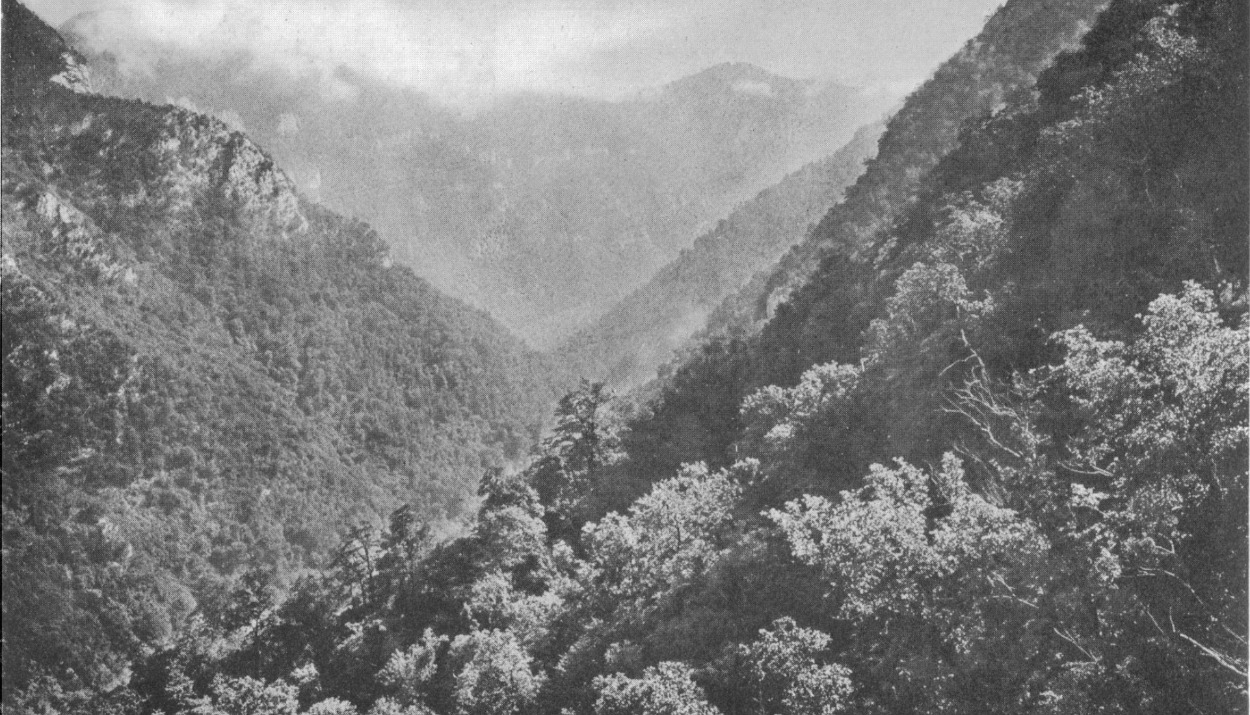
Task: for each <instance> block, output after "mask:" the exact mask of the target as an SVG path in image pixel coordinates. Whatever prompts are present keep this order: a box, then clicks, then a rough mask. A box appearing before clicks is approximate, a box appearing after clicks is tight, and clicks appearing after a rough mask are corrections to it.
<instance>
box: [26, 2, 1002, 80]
mask: <svg viewBox="0 0 1250 715" xmlns="http://www.w3.org/2000/svg"><path fill="white" fill-rule="evenodd" d="M26 2H27V3H28V5H29V6H30V7H31V9H33V10H34V11H35V12H36V13H38V14H39V15H40V16H42V17H43V18H44V19H45V20H48V21H49V22H51V23H52V24H53V25H57V26H59V25H60V24H61V23H63V22H65V21H66V20H68V19H70V18H71V17H73V16H75V15H76V14H78V13H82V12H89V11H103V12H101V13H100V15H99V17H100V20H99V22H100V23H101V24H103V25H104V26H106V27H107V29H108V33H107V34H108V36H109V37H111V38H112V39H111V40H110V42H111V43H112V44H116V45H119V47H115V48H113V49H115V50H119V49H120V50H123V51H124V48H125V47H130V46H137V43H136V39H137V38H135V37H134V35H136V34H137V35H140V36H144V37H153V38H158V39H160V40H161V41H164V42H168V43H173V44H176V45H179V46H182V47H184V48H186V49H190V50H192V51H196V52H218V51H221V50H224V49H230V50H237V49H249V50H251V51H252V52H254V53H255V55H256V57H257V58H258V59H259V60H262V61H266V62H271V63H277V64H285V65H304V66H307V65H316V66H323V67H333V66H336V65H339V64H345V65H347V66H349V67H352V68H353V69H356V70H358V71H361V72H364V73H367V74H369V75H372V76H375V77H377V78H379V79H381V80H383V81H387V82H394V83H402V84H405V85H408V86H412V87H416V88H418V89H421V90H424V91H428V92H430V93H431V94H434V95H435V96H438V97H440V98H442V99H444V100H448V101H466V100H467V101H472V100H474V99H475V98H476V99H480V98H482V97H483V96H490V95H491V94H492V93H503V92H512V91H517V90H534V91H542V92H562V93H572V94H581V95H590V96H596V97H616V96H621V95H623V94H627V93H630V92H632V91H635V90H638V89H642V88H645V87H651V86H656V85H659V84H662V83H664V82H667V81H670V80H673V79H676V78H678V77H682V76H685V75H688V74H692V73H694V72H697V71H699V70H700V69H703V68H705V67H708V66H710V65H713V64H716V63H719V62H725V61H743V62H751V63H753V64H757V65H759V66H761V67H764V68H766V69H768V70H771V71H773V72H776V73H778V74H782V75H787V76H790V77H801V78H805V77H822V78H834V79H839V80H842V81H849V82H853V83H855V84H861V85H866V86H871V87H880V88H888V89H890V90H893V91H894V92H902V91H906V90H907V89H910V88H911V87H913V86H915V85H916V84H917V83H919V82H920V81H922V80H923V79H925V78H926V77H927V76H928V75H929V74H930V73H931V72H932V70H933V69H934V68H935V67H936V66H937V64H938V63H939V62H941V61H942V60H943V59H945V58H946V57H947V56H949V55H950V54H951V53H953V52H954V51H955V50H956V49H958V48H959V46H960V45H961V44H962V43H963V42H964V41H965V40H967V39H968V38H969V37H972V36H973V35H974V34H976V32H977V31H978V30H979V29H980V27H981V25H982V24H983V22H984V20H985V18H986V17H987V16H988V15H989V14H990V13H991V12H993V10H994V9H995V8H996V7H997V6H998V5H999V4H1000V2H1001V0H512V1H511V2H507V1H504V0H256V1H250V0H26Z"/></svg>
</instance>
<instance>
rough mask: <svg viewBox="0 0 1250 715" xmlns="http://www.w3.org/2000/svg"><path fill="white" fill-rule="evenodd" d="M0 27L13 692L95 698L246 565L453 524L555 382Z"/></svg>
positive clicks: (514, 344)
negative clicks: (56, 682) (67, 688)
mask: <svg viewBox="0 0 1250 715" xmlns="http://www.w3.org/2000/svg"><path fill="white" fill-rule="evenodd" d="M3 11H4V36H3V44H4V97H3V103H4V109H3V111H4V116H3V122H4V124H3V129H4V140H3V142H4V143H3V167H4V169H3V194H2V197H0V201H2V202H3V204H2V206H3V249H4V258H3V261H4V264H3V291H4V302H3V310H4V344H3V350H4V377H3V381H4V382H3V389H4V433H3V439H4V457H3V459H4V467H3V469H4V472H3V474H4V478H3V489H4V492H3V494H4V608H5V610H4V613H5V616H4V634H5V636H4V669H5V681H4V682H5V693H6V698H8V695H9V694H11V693H12V691H13V688H18V687H22V686H23V685H24V684H26V683H29V682H30V679H31V678H32V677H34V676H35V675H36V674H38V673H46V674H48V675H53V676H57V677H64V676H66V675H67V674H68V673H70V672H71V671H72V673H73V674H74V676H73V677H75V678H77V679H79V681H80V682H82V683H86V684H91V685H94V686H100V685H103V684H107V683H108V682H109V681H110V680H111V679H113V678H115V677H118V676H119V674H121V673H123V672H124V664H125V662H126V660H127V659H128V658H131V657H134V656H136V655H138V654H139V653H141V652H143V651H144V649H145V648H150V647H152V646H157V645H160V644H163V643H167V642H168V640H169V639H170V638H171V637H172V636H174V635H175V634H177V633H178V632H180V630H181V629H182V627H183V626H184V625H185V619H186V617H187V616H188V615H189V614H190V613H191V612H192V611H193V610H194V609H195V608H197V603H199V604H201V605H202V604H203V602H204V601H205V599H209V600H211V598H212V595H213V593H215V592H217V591H218V590H220V589H222V588H227V587H228V586H229V584H231V583H233V582H234V581H235V580H236V579H237V578H238V577H239V575H240V574H241V573H242V572H243V571H244V570H246V569H248V568H252V567H255V566H257V565H261V564H263V565H264V566H265V567H266V568H267V569H268V571H269V572H270V573H271V574H273V575H274V576H275V578H276V579H278V581H279V582H281V581H282V580H283V579H288V578H290V577H291V575H292V574H293V573H296V572H297V570H298V569H300V568H302V567H305V566H310V565H316V564H324V563H327V562H328V561H329V559H330V557H331V555H332V552H333V550H334V548H335V547H336V546H337V545H338V543H339V541H340V540H341V539H342V538H343V535H344V534H345V533H347V531H348V530H349V529H350V528H353V527H355V526H356V525H358V524H371V523H375V522H377V521H378V520H379V518H380V517H381V516H384V515H386V514H389V513H390V512H391V511H392V510H393V509H395V508H396V507H397V506H398V505H400V504H402V503H408V504H410V505H411V506H412V510H413V514H414V515H416V516H417V517H418V518H420V519H422V520H423V521H425V522H429V523H435V522H438V521H440V520H443V519H448V518H452V517H455V516H457V515H458V514H460V513H461V512H462V510H463V509H464V508H465V507H466V505H471V500H472V498H473V492H474V488H475V485H476V483H477V481H478V479H479V478H480V476H481V474H482V471H483V470H484V469H486V468H487V467H491V466H499V465H502V464H504V463H506V462H507V461H509V460H515V459H517V458H519V457H521V456H523V455H524V454H525V453H526V451H527V450H528V449H529V447H530V446H531V445H532V444H533V443H534V441H535V440H536V439H537V437H538V435H539V434H540V430H541V428H542V422H543V416H544V415H546V414H548V413H549V411H550V409H551V406H552V405H554V403H555V397H556V396H557V394H558V388H557V385H558V381H557V379H556V373H555V371H554V370H553V369H552V368H551V367H550V366H549V365H548V364H547V362H546V361H545V360H544V359H543V358H541V357H539V356H537V355H535V354H533V353H532V352H531V351H530V350H529V349H528V348H526V347H525V346H524V345H523V344H522V343H521V342H520V341H519V340H518V339H516V338H513V337H511V336H510V335H508V334H507V332H506V331H505V330H504V329H503V328H502V327H501V326H499V325H498V324H497V323H495V322H494V321H492V320H491V319H490V318H488V317H487V316H486V315H485V314H483V313H481V312H479V311H477V310H475V309H472V308H469V307H468V306H466V305H464V304H462V303H460V302H459V301H456V300H453V299H450V298H448V297H446V296H444V295H442V294H440V293H439V292H438V291H436V290H435V289H434V288H432V287H431V286H430V285H429V284H428V283H426V282H425V281H423V280H420V279H418V278H416V277H414V276H413V275H412V273H411V271H410V270H409V269H407V268H401V267H397V266H391V265H390V258H389V257H388V252H387V246H386V244H385V243H384V242H383V241H382V239H380V238H379V237H378V236H377V235H376V234H375V233H374V232H373V230H372V229H370V228H369V227H368V226H366V225H364V224H362V223H359V222H354V221H350V220H347V219H344V218H342V217H340V216H337V215H335V214H333V213H330V212H328V211H327V210H325V209H323V208H321V207H319V206H317V205H315V204H312V203H309V202H308V201H306V200H304V199H303V198H302V197H301V196H300V195H299V194H298V193H297V192H296V190H295V188H294V185H293V184H292V183H291V181H290V180H289V179H288V178H287V177H286V176H285V175H284V174H283V173H282V171H281V170H279V169H278V168H277V167H276V166H275V165H274V164H273V162H272V160H271V159H270V158H269V157H268V156H267V155H266V154H265V153H264V152H263V151H261V150H260V149H259V148H258V147H257V146H256V145H254V144H253V143H252V142H251V141H250V140H249V139H248V138H247V137H246V136H244V135H242V134H240V133H238V132H233V131H231V130H230V129H229V128H227V127H226V126H225V125H223V124H222V123H221V122H219V121H217V120H214V119H211V118H208V117H205V116H203V115H197V114H194V113H191V112H187V111H184V110H181V109H176V108H173V107H157V106H153V105H149V104H144V103H141V102H136V101H130V100H121V99H113V98H106V97H102V96H97V95H91V94H85V93H80V92H75V91H73V90H72V89H71V88H69V87H67V86H66V85H69V86H72V87H74V88H77V89H81V87H80V86H78V85H76V84H75V77H76V76H78V75H80V74H81V73H80V72H78V70H80V69H81V67H80V65H79V64H78V58H75V57H74V55H73V53H72V52H71V51H69V50H68V48H67V47H66V46H65V45H64V43H63V42H61V40H60V38H59V37H58V36H57V35H56V33H55V32H53V31H52V30H50V29H48V28H47V27H46V26H44V25H43V24H42V23H41V22H40V21H39V20H38V18H36V17H35V16H34V15H33V14H31V13H29V12H28V11H26V9H25V8H24V7H22V6H21V5H20V4H18V3H16V2H12V1H11V0H5V3H4V7H3ZM51 77H55V78H56V82H52V81H49V78H51Z"/></svg>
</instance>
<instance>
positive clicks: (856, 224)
mask: <svg viewBox="0 0 1250 715" xmlns="http://www.w3.org/2000/svg"><path fill="white" fill-rule="evenodd" d="M1105 4H1106V3H1105V2H1098V1H1097V0H1053V1H1048V2H1034V3H1007V4H1005V5H1004V7H1003V8H1001V9H1000V11H999V12H996V13H995V14H994V15H992V16H991V17H990V18H989V21H988V22H987V23H986V25H985V28H984V29H983V30H982V31H981V33H980V34H978V35H977V37H975V38H973V39H971V40H969V41H968V43H967V44H966V45H965V46H964V47H963V48H962V49H961V50H960V51H959V52H958V53H956V54H955V55H954V56H953V57H951V58H950V59H949V60H947V61H946V62H944V63H943V64H942V65H941V66H940V67H939V68H938V69H937V71H936V72H934V74H933V77H931V78H930V79H929V80H928V81H927V82H925V84H924V85H922V86H921V87H920V88H919V89H918V90H916V91H915V92H914V93H912V94H911V96H909V97H908V98H907V100H906V102H904V104H903V107H902V108H901V109H900V110H899V111H898V112H897V113H896V114H895V115H894V116H893V117H891V119H890V122H889V124H888V126H887V127H886V132H885V134H884V136H883V137H882V139H881V143H880V146H879V147H878V149H877V155H876V157H875V158H874V159H873V160H871V161H869V162H868V165H867V167H866V168H865V171H864V173H863V175H862V176H860V177H859V180H858V181H856V183H855V185H854V186H852V187H851V188H849V189H848V190H847V192H846V197H845V199H844V200H843V201H842V203H841V204H839V205H838V206H837V207H835V208H834V210H832V211H830V212H829V213H828V214H826V215H825V217H824V218H823V219H822V220H821V221H820V223H819V225H817V226H816V228H815V230H813V231H812V232H811V233H810V234H809V235H808V236H807V237H806V238H805V240H803V241H801V242H799V243H798V244H797V245H796V246H795V247H794V248H793V249H792V250H790V251H789V252H787V254H786V255H785V256H784V257H783V258H782V259H781V261H780V262H779V263H778V264H777V265H776V266H775V267H774V268H773V269H772V270H771V272H770V275H769V276H768V278H767V279H766V280H764V281H762V282H755V283H752V284H751V285H750V286H748V287H747V288H746V289H744V290H743V291H742V292H740V293H739V294H737V295H735V296H733V297H732V298H730V299H728V300H726V301H725V304H724V305H723V306H721V307H720V308H719V309H718V310H717V311H716V312H715V313H714V315H713V316H712V318H711V320H710V322H709V325H708V331H707V332H708V334H709V335H719V334H730V333H734V334H736V333H740V332H742V331H743V330H747V331H751V330H755V329H758V328H759V326H760V325H761V324H762V323H761V321H763V320H765V319H767V318H768V317H770V316H771V315H772V314H773V312H774V311H775V310H776V308H777V306H778V305H780V304H781V303H784V302H785V301H786V299H787V298H788V297H789V295H790V293H791V292H793V291H794V290H795V289H796V288H797V287H799V286H801V285H803V284H804V283H805V282H806V281H807V280H808V278H809V277H810V276H811V274H812V273H813V272H814V271H815V270H816V267H817V266H818V265H819V263H820V261H821V259H822V258H823V257H824V256H825V255H827V254H828V253H829V252H831V251H850V252H853V251H855V250H858V249H860V248H862V247H863V246H865V245H866V244H867V243H869V242H870V241H871V239H872V237H873V236H874V235H875V233H876V232H877V231H878V230H879V229H881V228H882V227H884V226H887V225H889V223H890V222H891V221H892V220H893V218H894V216H895V215H896V214H897V212H898V211H899V210H900V209H902V208H903V207H905V206H906V205H907V204H908V202H909V201H911V200H912V199H913V198H914V197H915V195H916V192H917V191H918V190H919V188H920V182H921V179H922V178H923V177H924V176H925V175H926V174H927V173H928V172H929V171H930V170H931V169H932V168H933V167H934V166H935V165H936V164H937V162H938V161H939V160H940V159H941V158H942V157H943V156H944V155H946V153H947V152H949V151H950V150H951V149H952V148H953V147H954V146H955V145H956V143H957V141H958V138H959V132H960V129H961V127H963V125H964V123H965V122H966V121H968V120H969V119H972V118H975V117H978V116H981V115H983V114H985V113H987V112H991V111H994V110H995V109H998V108H1001V107H1003V106H1005V104H1006V103H1007V102H1009V101H1010V100H1011V99H1012V98H1013V96H1014V95H1016V94H1018V93H1021V92H1025V93H1027V92H1029V91H1030V90H1031V87H1032V82H1033V79H1034V78H1035V77H1036V76H1037V73H1038V72H1040V71H1041V70H1042V69H1043V68H1044V67H1045V66H1046V65H1047V63H1048V62H1049V61H1050V59H1051V58H1052V57H1053V56H1054V55H1055V53H1056V52H1058V51H1059V50H1061V49H1064V48H1066V47H1069V46H1071V45H1072V43H1073V42H1074V41H1075V40H1076V38H1077V37H1079V36H1080V34H1081V33H1082V32H1083V31H1084V30H1085V28H1087V27H1088V23H1089V21H1090V20H1091V19H1092V17H1093V14H1094V13H1095V12H1096V11H1097V10H1098V9H1099V8H1101V7H1102V6H1104V5H1105Z"/></svg>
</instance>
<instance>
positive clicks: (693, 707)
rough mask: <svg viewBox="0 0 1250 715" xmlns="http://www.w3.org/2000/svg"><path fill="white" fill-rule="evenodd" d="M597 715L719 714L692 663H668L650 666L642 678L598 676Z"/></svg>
mask: <svg viewBox="0 0 1250 715" xmlns="http://www.w3.org/2000/svg"><path fill="white" fill-rule="evenodd" d="M594 688H595V690H596V691H597V692H598V698H597V699H596V700H595V715H717V713H718V712H719V711H718V710H717V709H716V708H715V707H713V706H712V705H710V704H709V703H708V702H707V699H706V697H705V696H704V694H703V689H702V688H700V687H699V686H698V684H697V683H695V682H694V680H693V679H692V678H691V670H690V666H688V665H685V664H684V663H674V662H664V663H660V664H659V665H656V666H653V667H650V668H647V669H646V670H645V671H644V672H643V674H642V677H641V678H630V677H628V676H626V675H624V674H622V673H613V674H612V675H601V676H599V677H597V678H595V682H594Z"/></svg>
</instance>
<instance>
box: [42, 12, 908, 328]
mask: <svg viewBox="0 0 1250 715" xmlns="http://www.w3.org/2000/svg"><path fill="white" fill-rule="evenodd" d="M129 24H130V23H129V22H128V21H127V19H126V16H125V15H124V13H123V11H121V10H104V11H101V12H97V13H94V14H87V15H82V16H79V17H76V18H74V19H73V20H71V21H70V22H68V23H67V24H66V25H65V28H64V29H65V30H66V31H67V34H68V36H69V37H70V38H71V39H72V41H73V42H74V44H75V46H76V47H78V48H80V49H81V50H82V51H83V52H84V53H85V54H86V55H87V56H88V57H90V58H91V59H92V61H93V65H94V66H95V71H94V77H93V81H94V82H95V83H96V85H97V90H98V91H102V92H107V93H109V94H116V95H119V96H126V97H135V98H140V99H145V100H148V101H154V102H170V101H173V100H174V99H178V100H179V101H184V102H187V103H190V104H192V105H194V106H198V107H200V108H202V109H204V110H205V111H208V110H209V109H210V108H211V109H212V110H213V111H215V112H217V113H219V114H221V115H223V116H228V117H230V118H231V119H232V120H236V121H238V122H241V124H242V125H243V126H246V127H247V129H248V131H249V133H250V134H251V135H252V136H254V137H256V139H257V140H258V141H259V142H260V143H261V144H262V145H263V146H265V147H266V148H267V149H269V150H271V151H272V152H273V153H274V156H275V158H277V159H278V161H279V162H280V163H281V164H282V165H283V166H284V167H287V168H289V169H290V171H291V173H292V176H293V177H294V178H295V180H296V181H297V183H298V184H299V185H300V186H301V187H304V188H306V189H308V190H310V191H312V192H314V194H313V195H314V196H316V197H318V198H319V200H322V201H324V202H326V204H327V205H328V206H329V207H331V208H334V209H335V210H339V211H342V212H345V213H347V214H348V215H354V216H357V217H360V218H362V219H364V220H367V221H368V222H369V223H370V224H371V225H373V226H374V227H375V228H376V229H377V230H378V231H380V232H381V233H382V234H383V235H385V236H387V238H388V240H389V241H391V243H392V246H393V250H394V254H395V259H396V260H397V261H399V262H400V263H404V264H407V265H409V266H411V267H412V268H413V270H414V271H416V272H417V274H418V275H420V276H422V277H426V278H428V279H429V280H431V281H433V282H434V284H435V285H436V286H437V287H438V288H440V289H441V290H443V291H444V292H447V293H449V294H450V295H453V296H456V297H459V298H462V299H464V300H467V301H469V302H471V303H473V304H474V305H477V306H479V307H482V308H484V309H486V310H488V311H489V312H490V313H491V314H492V315H494V316H496V317H497V318H499V319H500V320H501V321H502V322H504V323H505V324H506V325H508V327H510V328H511V329H512V330H513V331H514V332H516V333H517V334H518V335H521V336H523V337H525V338H527V339H528V340H530V341H531V343H533V344H537V345H541V346H542V347H554V345H556V344H557V343H558V341H559V340H560V339H562V338H567V337H568V336H569V334H570V333H571V332H572V331H573V330H575V329H577V328H579V327H582V326H584V325H585V324H586V323H587V322H589V321H590V320H593V319H594V318H596V317H598V316H599V315H600V314H602V313H603V312H604V311H606V310H607V309H608V308H610V307H611V306H612V305H613V304H614V303H615V302H617V301H618V300H619V299H621V298H623V297H624V296H626V295H627V294H628V293H629V292H630V291H631V290H633V289H634V288H637V287H638V286H640V285H641V284H643V283H644V282H645V281H646V280H648V279H649V278H650V277H651V276H652V275H653V274H654V273H655V272H656V271H657V270H658V269H659V268H660V267H662V266H663V265H664V264H665V263H667V262H668V261H670V260H672V259H673V258H675V257H676V256H677V254H678V252H679V251H680V250H681V249H682V248H685V247H687V246H688V245H689V242H690V240H691V239H692V238H694V237H695V236H697V235H699V233H700V232H702V231H704V230H706V229H707V228H708V227H709V226H710V225H711V224H712V222H714V221H716V220H717V219H719V218H722V217H724V216H726V215H727V214H728V213H729V211H730V210H731V209H732V208H733V207H734V206H735V205H737V204H738V203H740V202H742V201H745V200H747V199H749V198H750V197H751V196H754V195H755V194H756V193H757V192H758V191H760V190H761V189H763V188H765V187H767V186H770V185H772V184H774V183H776V182H777V181H779V180H780V179H781V178H782V177H783V176H784V175H786V174H787V173H789V172H792V171H795V170H796V169H798V168H800V167H802V166H803V165H804V164H807V163H808V162H811V161H814V160H817V159H821V158H823V157H826V156H828V155H829V154H831V153H833V152H834V151H835V150H837V148H838V147H840V146H841V145H842V144H844V143H846V142H847V141H848V140H849V139H850V138H851V135H852V133H853V132H854V131H855V128H856V127H858V126H860V125H862V124H864V123H865V122H868V121H872V120H873V119H875V118H876V117H877V116H878V115H879V114H880V113H881V112H882V111H883V110H884V109H886V108H887V106H888V105H889V104H891V103H892V102H893V101H895V100H894V99H892V98H890V97H886V96H882V95H873V94H867V93H865V92H862V91H860V90H857V89H855V88H851V87H845V86H841V85H838V84H836V83H827V82H816V81H800V80H794V79H789V78H785V77H780V76H777V75H774V74H771V73H768V72H766V71H764V70H762V69H760V68H758V67H754V66H752V65H748V64H741V63H738V64H722V65H718V66H715V67H711V68H709V69H707V70H705V71H703V72H700V73H698V74H695V75H693V76H689V77H685V78H683V79H680V80H677V81H675V82H672V83H670V84H668V85H665V86H663V87H658V88H655V89H654V90H651V91H648V92H646V93H644V94H641V95H639V96H635V97H628V98H624V99H622V100H620V101H604V100H597V99H588V98H581V97H568V96H547V95H523V96H503V97H499V98H496V99H495V100H493V101H492V102H490V103H486V104H484V105H482V106H480V107H475V108H474V109H473V110H472V111H462V110H461V109H459V108H456V107H448V106H444V105H442V104H440V103H439V102H437V101H436V100H433V99H431V98H430V97H428V96H426V95H424V94H422V93H420V92H417V91H414V90H411V89H407V88H404V87H400V86H395V85H388V84H385V83H382V82H380V81H377V80H375V79H373V78H371V77H368V76H362V75H360V74H358V73H355V72H352V71H350V70H347V69H346V68H342V67H340V68H337V69H333V70H332V71H330V70H327V71H325V72H322V71H320V70H313V69H309V70H308V71H301V72H292V71H290V70H288V69H286V68H275V67H270V66H268V65H267V64H266V63H265V62H263V61H261V60H259V59H257V58H256V57H253V56H251V55H248V54H246V53H238V54H229V53H224V54H223V53H217V54H212V55H210V56H199V55H196V54H194V53H190V52H189V51H188V50H186V49H184V48H180V47H178V46H177V45H175V44H173V43H169V44H161V43H160V42H159V40H153V39H152V38H143V37H136V36H134V34H133V33H132V32H129V31H128V30H127V26H128V25H129Z"/></svg>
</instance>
